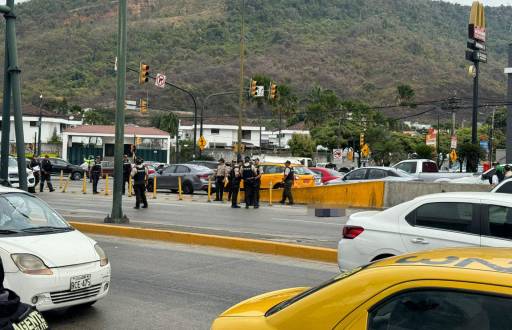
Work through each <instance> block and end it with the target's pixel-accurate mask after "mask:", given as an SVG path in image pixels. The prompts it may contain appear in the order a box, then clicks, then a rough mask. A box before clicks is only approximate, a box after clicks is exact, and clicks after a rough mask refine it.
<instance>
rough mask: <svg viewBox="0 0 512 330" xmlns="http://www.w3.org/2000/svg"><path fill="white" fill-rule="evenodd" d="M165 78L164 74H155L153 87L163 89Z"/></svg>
mask: <svg viewBox="0 0 512 330" xmlns="http://www.w3.org/2000/svg"><path fill="white" fill-rule="evenodd" d="M166 80H167V77H166V76H165V75H164V74H161V73H159V74H157V75H156V78H155V86H156V87H159V88H165V81H166Z"/></svg>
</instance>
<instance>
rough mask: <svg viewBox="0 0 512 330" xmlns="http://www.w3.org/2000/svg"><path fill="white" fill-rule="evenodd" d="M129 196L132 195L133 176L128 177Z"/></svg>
mask: <svg viewBox="0 0 512 330" xmlns="http://www.w3.org/2000/svg"><path fill="white" fill-rule="evenodd" d="M128 197H132V176H131V175H130V176H129V177H128Z"/></svg>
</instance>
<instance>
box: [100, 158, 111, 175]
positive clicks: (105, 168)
mask: <svg viewBox="0 0 512 330" xmlns="http://www.w3.org/2000/svg"><path fill="white" fill-rule="evenodd" d="M107 175H108V176H110V177H112V176H114V162H113V161H108V160H103V161H101V176H102V177H103V178H105V177H106V176H107Z"/></svg>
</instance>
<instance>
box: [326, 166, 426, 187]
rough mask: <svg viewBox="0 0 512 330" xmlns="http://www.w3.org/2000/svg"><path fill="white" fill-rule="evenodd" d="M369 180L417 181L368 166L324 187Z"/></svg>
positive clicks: (388, 168)
mask: <svg viewBox="0 0 512 330" xmlns="http://www.w3.org/2000/svg"><path fill="white" fill-rule="evenodd" d="M370 180H373V181H375V180H379V181H398V182H408V181H419V180H418V179H417V178H416V177H413V176H411V175H409V174H408V173H406V172H404V171H402V170H399V169H396V168H392V167H382V166H369V167H361V168H358V169H355V170H353V171H350V172H348V173H347V174H345V175H344V176H343V177H341V178H339V179H336V180H331V181H328V182H327V183H326V184H325V185H327V186H332V185H339V184H346V183H358V182H365V181H370Z"/></svg>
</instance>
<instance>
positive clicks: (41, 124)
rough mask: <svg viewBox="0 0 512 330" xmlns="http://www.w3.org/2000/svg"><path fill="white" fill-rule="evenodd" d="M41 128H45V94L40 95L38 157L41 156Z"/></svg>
mask: <svg viewBox="0 0 512 330" xmlns="http://www.w3.org/2000/svg"><path fill="white" fill-rule="evenodd" d="M41 126H43V93H41V95H39V123H38V127H37V155H39V156H40V155H41Z"/></svg>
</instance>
